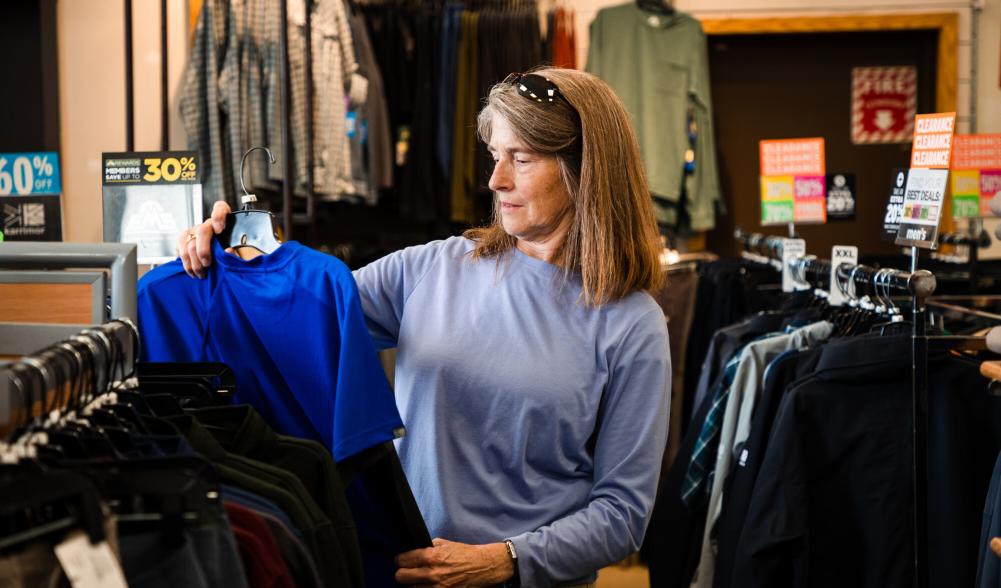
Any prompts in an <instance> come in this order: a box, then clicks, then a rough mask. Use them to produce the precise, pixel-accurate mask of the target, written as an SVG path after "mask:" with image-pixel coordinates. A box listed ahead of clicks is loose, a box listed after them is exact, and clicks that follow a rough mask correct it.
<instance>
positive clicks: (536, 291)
mask: <svg viewBox="0 0 1001 588" xmlns="http://www.w3.org/2000/svg"><path fill="white" fill-rule="evenodd" d="M472 246H473V243H472V242H471V241H469V240H467V239H464V238H460V237H455V238H451V239H448V240H446V241H437V242H433V243H429V244H427V245H422V246H418V247H411V248H409V249H405V250H403V251H399V252H396V253H394V254H391V255H389V256H386V257H384V258H382V259H380V260H378V261H376V262H374V263H372V264H371V265H369V266H367V267H365V268H362V269H360V270H358V271H356V272H355V279H356V280H357V283H358V291H359V295H360V296H361V300H362V308H363V309H364V311H365V317H366V319H367V320H368V322H369V328H370V330H371V332H372V336H373V338H374V339H375V340H376V344H377V345H378V346H381V347H397V348H398V353H397V364H396V385H395V389H396V398H397V403H398V405H399V407H400V412H401V413H402V415H403V418H404V421H405V422H406V423H407V436H406V437H405V438H403V439H400V440H399V441H398V442H397V447H398V450H399V453H400V459H401V461H402V463H403V466H404V469H405V471H406V474H407V479H408V480H409V481H410V485H411V487H412V488H413V491H414V496H415V498H416V499H417V503H418V505H419V506H420V509H421V513H422V514H423V515H424V520H425V521H426V522H427V524H428V529H429V530H430V531H431V534H432V536H433V537H442V538H444V539H449V540H453V541H461V542H464V543H474V544H482V543H492V542H497V541H502V540H504V539H511V540H512V541H513V542H514V544H515V547H516V549H517V551H518V558H519V559H518V562H519V563H518V570H519V574H520V578H521V582H522V585H524V586H548V585H551V584H555V583H558V582H569V583H583V582H585V581H593V578H594V571H595V570H598V569H600V568H601V567H603V566H605V565H608V564H610V563H613V562H616V561H619V560H621V559H622V558H623V557H625V556H627V555H628V554H629V553H632V552H633V551H636V550H638V549H639V546H640V543H641V542H642V540H643V535H644V533H645V531H646V526H647V524H648V522H649V518H650V514H651V510H652V508H653V503H654V497H655V494H656V488H657V481H658V478H659V475H660V467H661V457H662V455H663V453H664V447H665V443H666V439H667V424H668V411H669V405H670V394H669V384H670V381H671V365H670V353H669V348H668V338H667V326H666V322H665V318H664V314H663V312H662V311H661V309H660V307H659V306H658V305H657V303H656V302H655V301H654V300H653V298H652V297H651V296H650V295H649V294H646V293H643V292H636V293H633V294H630V295H629V296H626V297H625V298H623V299H621V300H617V301H614V302H611V303H609V304H606V305H603V306H601V307H599V308H594V307H588V306H585V305H584V304H583V303H582V302H580V301H579V296H580V293H581V283H580V280H579V279H574V278H571V279H570V280H569V282H567V283H566V284H564V285H562V286H561V280H562V277H561V276H562V273H561V270H560V269H559V268H557V267H556V266H553V265H551V264H548V263H546V262H544V261H541V260H538V259H535V258H532V257H529V256H527V255H525V254H523V253H521V252H519V251H517V250H512V251H510V252H508V253H506V254H505V255H503V256H502V257H501V258H500V259H499V260H497V261H495V260H493V259H487V260H479V261H474V260H473V259H472V258H471V255H470V252H471V250H472Z"/></svg>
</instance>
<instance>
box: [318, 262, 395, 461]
mask: <svg viewBox="0 0 1001 588" xmlns="http://www.w3.org/2000/svg"><path fill="white" fill-rule="evenodd" d="M337 287H338V289H339V290H340V295H339V296H337V297H336V309H337V315H338V323H339V325H340V331H341V333H340V335H341V345H340V350H339V353H338V357H337V358H336V361H337V364H338V366H337V370H336V374H337V376H336V377H337V382H336V389H337V391H336V395H335V398H336V402H337V403H338V406H337V407H336V408H335V410H334V411H333V413H334V419H335V422H334V423H333V429H334V436H333V447H332V453H333V455H334V459H336V460H341V459H344V458H346V457H349V456H351V455H354V454H356V453H359V452H360V451H362V450H363V449H366V448H368V447H372V446H373V445H375V444H377V443H380V442H383V441H388V440H390V439H392V438H393V437H397V436H399V435H401V434H402V433H403V431H402V427H403V422H402V421H401V420H400V413H399V411H398V410H397V408H396V400H395V399H394V398H393V391H392V390H391V389H390V387H389V381H388V380H387V379H386V372H385V371H383V369H382V365H381V364H380V363H379V358H378V355H377V354H376V352H375V347H374V346H373V345H372V340H371V339H370V338H369V331H368V329H367V328H366V326H365V319H364V317H363V315H362V308H361V301H360V299H359V296H358V289H357V288H356V286H355V281H354V280H353V279H352V277H351V274H348V273H346V272H345V273H344V274H343V277H342V278H341V279H340V280H338V284H337ZM360 424H364V425H365V426H364V427H359V425H360Z"/></svg>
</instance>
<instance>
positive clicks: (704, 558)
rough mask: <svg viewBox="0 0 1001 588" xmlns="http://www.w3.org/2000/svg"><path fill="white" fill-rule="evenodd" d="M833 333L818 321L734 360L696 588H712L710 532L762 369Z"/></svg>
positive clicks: (743, 352) (749, 349) (767, 341)
mask: <svg viewBox="0 0 1001 588" xmlns="http://www.w3.org/2000/svg"><path fill="white" fill-rule="evenodd" d="M833 331H834V325H833V324H831V323H829V322H827V321H819V322H817V323H813V324H811V325H807V326H804V327H800V328H798V329H796V330H794V331H792V332H791V333H789V334H787V335H774V336H768V337H765V338H761V339H758V340H756V341H752V342H751V343H748V344H747V345H746V346H745V347H744V348H743V349H742V350H741V352H740V353H739V354H738V356H737V358H736V360H735V361H736V362H737V367H736V370H735V371H734V373H733V377H732V380H731V382H730V385H729V390H728V391H727V393H726V408H725V410H724V412H723V416H722V419H721V421H720V422H719V439H718V446H719V451H718V452H717V453H716V460H715V465H714V468H713V473H712V475H711V477H710V484H709V487H710V496H709V506H708V510H707V519H706V525H705V527H706V530H705V531H704V533H703V539H702V555H701V556H700V559H699V569H698V571H697V572H696V576H695V585H696V586H699V587H700V588H711V587H712V585H713V571H714V569H715V563H716V560H715V553H716V551H715V544H714V542H713V541H712V540H711V531H712V529H713V528H714V526H715V523H716V518H717V517H718V515H719V510H720V507H721V505H722V502H723V499H724V494H723V487H724V481H725V480H726V479H727V478H728V477H729V475H730V470H731V464H732V463H734V461H735V459H734V458H735V457H739V455H735V453H736V454H739V453H740V452H741V451H742V449H743V445H744V442H745V441H746V440H747V437H748V435H750V427H751V418H752V415H753V414H754V411H755V407H756V405H757V399H758V396H759V390H760V389H761V382H762V380H763V379H764V372H765V368H766V367H767V366H768V364H769V363H770V362H771V361H772V360H773V359H775V358H776V357H777V356H778V355H779V354H781V353H782V352H784V351H788V350H790V349H804V348H806V347H811V346H814V345H816V344H817V343H819V342H821V341H825V340H827V339H828V338H829V337H830V336H831V333H832V332H833Z"/></svg>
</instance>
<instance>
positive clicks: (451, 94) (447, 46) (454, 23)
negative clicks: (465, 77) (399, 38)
mask: <svg viewBox="0 0 1001 588" xmlns="http://www.w3.org/2000/svg"><path fill="white" fill-rule="evenodd" d="M462 12H463V7H462V6H461V5H456V4H448V5H446V6H445V8H444V9H443V10H442V13H441V40H440V41H439V43H440V49H439V51H438V58H439V60H440V61H439V63H438V71H439V74H440V75H439V77H438V88H437V89H436V91H437V93H438V100H437V102H436V104H437V105H438V109H437V111H436V113H435V122H436V125H437V126H436V130H435V158H436V160H437V162H438V166H439V171H440V172H441V175H442V177H444V178H449V177H451V172H452V139H453V136H452V125H453V124H454V121H455V106H456V73H457V69H456V67H457V62H458V57H457V55H458V52H457V49H458V45H459V30H460V27H461V19H462ZM449 208H451V198H449ZM449 218H451V212H449Z"/></svg>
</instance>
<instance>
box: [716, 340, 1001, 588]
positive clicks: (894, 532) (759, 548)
mask: <svg viewBox="0 0 1001 588" xmlns="http://www.w3.org/2000/svg"><path fill="white" fill-rule="evenodd" d="M910 370H911V338H910V337H909V336H906V335H900V336H878V335H869V336H862V337H853V338H849V339H844V340H842V341H838V342H833V343H830V344H828V345H827V346H826V347H824V348H823V351H822V354H821V356H820V359H819V361H818V363H817V366H816V369H815V372H814V374H813V376H811V377H809V378H807V379H805V380H803V381H801V382H799V383H798V384H796V385H795V386H794V388H793V389H792V390H790V391H789V392H788V393H787V394H786V395H785V397H784V399H783V401H782V406H781V407H780V408H779V411H778V415H777V417H776V420H775V424H774V427H773V430H772V435H771V439H770V440H769V443H768V451H767V455H766V456H765V459H764V462H763V464H762V466H761V471H760V473H759V475H758V478H757V482H756V484H755V487H754V494H753V498H752V500H751V504H750V507H749V510H748V513H747V519H746V522H745V524H744V528H743V531H742V533H741V535H740V540H739V542H738V550H737V556H736V562H735V566H734V571H733V576H732V585H733V586H737V587H745V586H746V587H752V586H761V587H768V588H779V587H782V586H831V587H834V586H838V587H843V586H858V587H869V586H871V587H877V586H879V587H887V586H900V587H905V586H910V585H911V584H912V582H913V557H912V553H913V552H912V545H913V535H912V532H913V531H912V529H913V527H912V524H913V508H912V504H913V502H912V500H911V496H912V495H911V489H912V479H911V474H912V472H911V461H912V450H913V445H912V437H911V423H910V418H909V415H910V414H911V398H912V390H911V380H910V373H911V372H910ZM928 373H929V378H930V385H929V421H930V422H929V430H928V439H929V451H928V463H929V469H928V487H927V497H928V537H929V546H928V556H927V559H926V561H927V562H928V571H929V578H930V582H929V585H930V586H942V587H945V586H966V585H970V584H971V583H972V582H973V570H974V567H975V560H976V555H977V549H976V541H977V536H978V530H979V529H978V528H977V523H978V522H979V519H980V507H981V504H982V500H981V499H978V498H977V497H982V496H983V495H984V492H985V490H986V488H987V485H988V483H989V478H990V472H991V466H992V464H993V459H994V456H995V455H996V453H997V448H998V446H999V440H1001V439H999V437H1001V400H998V399H995V398H991V397H988V396H986V395H985V394H984V391H983V386H984V382H983V379H982V377H981V376H980V375H979V373H978V371H977V369H976V367H975V366H971V365H970V364H968V363H965V362H962V361H958V360H955V359H951V358H949V357H948V356H947V355H946V354H943V353H937V354H931V355H930V357H929V369H928Z"/></svg>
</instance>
